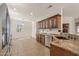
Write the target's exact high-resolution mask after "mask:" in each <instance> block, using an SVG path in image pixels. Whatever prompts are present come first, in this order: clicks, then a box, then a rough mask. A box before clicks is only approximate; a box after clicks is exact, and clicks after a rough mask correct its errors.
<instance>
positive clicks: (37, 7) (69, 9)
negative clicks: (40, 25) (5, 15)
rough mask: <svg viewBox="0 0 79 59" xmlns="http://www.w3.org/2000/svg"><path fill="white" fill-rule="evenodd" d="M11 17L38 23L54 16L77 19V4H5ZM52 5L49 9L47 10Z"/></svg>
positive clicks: (78, 5) (78, 9)
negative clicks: (59, 15)
mask: <svg viewBox="0 0 79 59" xmlns="http://www.w3.org/2000/svg"><path fill="white" fill-rule="evenodd" d="M7 5H8V8H9V12H10V15H11V17H13V18H18V19H21V20H29V21H39V20H42V19H44V18H47V17H50V16H52V15H54V14H57V13H59V14H63V16H64V17H74V18H77V17H79V4H78V3H7ZM49 5H52V7H51V8H48V6H49Z"/></svg>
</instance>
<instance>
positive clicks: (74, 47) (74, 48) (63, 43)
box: [51, 39, 79, 55]
mask: <svg viewBox="0 0 79 59" xmlns="http://www.w3.org/2000/svg"><path fill="white" fill-rule="evenodd" d="M51 44H52V45H56V46H58V47H61V48H63V49H67V50H69V51H71V52H73V53H76V54H78V55H79V40H62V39H61V40H59V39H56V40H54V41H52V42H51Z"/></svg>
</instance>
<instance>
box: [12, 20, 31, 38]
mask: <svg viewBox="0 0 79 59" xmlns="http://www.w3.org/2000/svg"><path fill="white" fill-rule="evenodd" d="M18 22H23V23H24V25H23V26H22V31H21V32H17V23H18ZM11 32H12V37H13V38H22V37H24V38H28V37H30V36H32V22H29V21H21V20H13V19H12V20H11Z"/></svg>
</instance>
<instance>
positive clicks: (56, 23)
mask: <svg viewBox="0 0 79 59" xmlns="http://www.w3.org/2000/svg"><path fill="white" fill-rule="evenodd" d="M37 27H38V28H39V29H54V28H58V29H61V15H60V14H56V15H54V16H52V17H49V18H46V19H44V20H42V21H39V22H38V25H37Z"/></svg>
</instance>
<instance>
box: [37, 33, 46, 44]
mask: <svg viewBox="0 0 79 59" xmlns="http://www.w3.org/2000/svg"><path fill="white" fill-rule="evenodd" d="M36 40H37V42H39V43H41V44H42V45H45V35H43V34H36Z"/></svg>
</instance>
